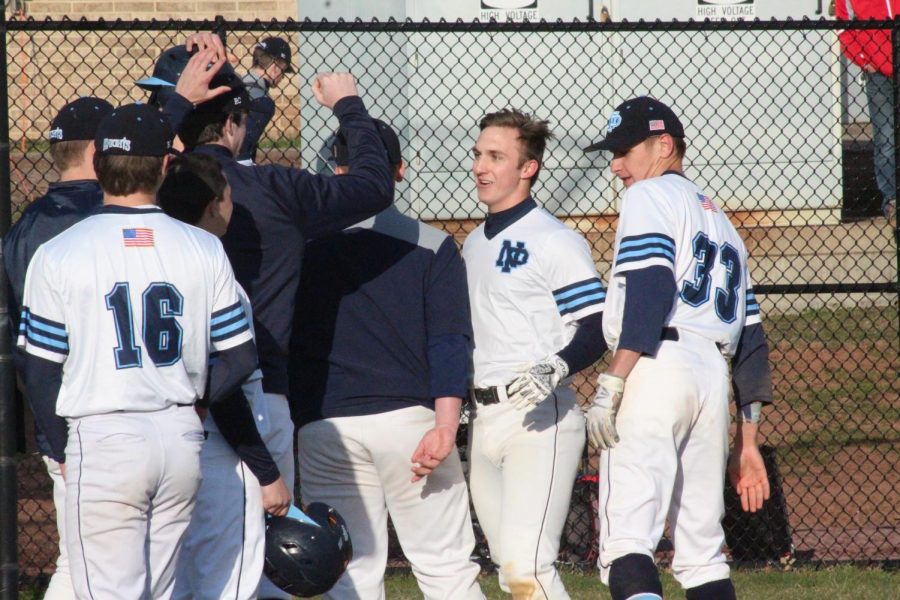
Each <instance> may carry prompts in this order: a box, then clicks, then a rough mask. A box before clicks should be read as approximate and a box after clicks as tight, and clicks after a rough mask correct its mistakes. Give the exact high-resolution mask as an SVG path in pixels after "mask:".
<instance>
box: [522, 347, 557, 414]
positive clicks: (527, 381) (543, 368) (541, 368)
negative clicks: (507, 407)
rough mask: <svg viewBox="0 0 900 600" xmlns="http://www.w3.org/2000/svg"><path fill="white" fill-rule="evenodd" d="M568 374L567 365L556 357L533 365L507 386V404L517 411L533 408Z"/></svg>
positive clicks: (550, 357)
mask: <svg viewBox="0 0 900 600" xmlns="http://www.w3.org/2000/svg"><path fill="white" fill-rule="evenodd" d="M568 374H569V365H567V364H566V361H564V360H563V359H561V358H560V357H559V356H557V355H555V354H554V355H553V356H548V357H547V358H545V359H543V360H541V361H539V362H536V363H534V364H533V365H531V366H530V367H529V368H528V370H527V371H525V372H524V373H522V374H521V375H519V377H517V378H516V379H514V380H513V382H512V383H510V384H509V385H508V386H506V395H507V399H508V400H509V403H510V404H512V405H513V406H514V407H516V408H517V409H519V410H523V409H526V408H529V407H532V406H534V405H535V404H537V403H538V402H540V401H541V400H543V399H544V398H546V397H547V396H549V395H550V392H552V391H553V390H554V389H556V386H557V385H558V384H559V382H560V381H562V380H563V379H565V378H566V376H567V375H568Z"/></svg>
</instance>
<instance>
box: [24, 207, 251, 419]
mask: <svg viewBox="0 0 900 600" xmlns="http://www.w3.org/2000/svg"><path fill="white" fill-rule="evenodd" d="M19 334H20V335H19V345H20V346H21V347H23V348H24V349H25V351H26V352H28V353H30V354H33V355H35V356H38V357H41V358H44V359H47V360H51V361H55V362H59V363H64V366H63V380H62V387H61V389H60V393H59V397H58V399H57V414H59V415H60V416H63V417H84V416H88V415H96V414H102V413H110V412H115V411H137V412H145V411H155V410H159V409H162V408H166V407H168V406H172V405H176V404H182V405H183V404H192V403H193V402H194V401H195V400H196V399H197V398H199V397H201V396H202V395H203V393H204V388H205V385H206V374H207V367H208V362H209V352H210V350H211V349H214V350H217V351H222V350H226V349H228V348H232V347H235V346H237V345H239V344H242V343H244V342H247V341H249V340H250V339H251V332H250V325H249V321H248V319H247V316H246V314H245V311H244V308H243V307H242V306H241V302H240V298H239V296H238V290H237V285H236V283H235V280H234V274H233V273H232V270H231V266H230V264H229V262H228V259H227V257H226V256H225V252H224V250H223V248H222V244H221V243H220V242H219V240H218V238H216V237H215V236H213V235H211V234H209V233H207V232H205V231H203V230H201V229H198V228H196V227H193V226H190V225H186V224H184V223H181V222H179V221H176V220H175V219H172V218H170V217H168V216H167V215H165V214H164V213H163V212H162V211H161V210H160V209H159V208H158V207H156V206H152V205H148V206H144V207H140V208H125V207H115V206H107V207H104V209H103V212H102V213H101V214H98V215H95V216H92V217H89V218H88V219H85V220H84V221H81V222H80V223H78V224H77V225H74V226H73V227H71V228H70V229H68V230H67V231H65V232H64V233H62V234H60V235H58V236H57V237H55V238H53V239H52V240H51V241H49V242H47V243H46V244H44V245H43V246H42V247H41V248H40V249H39V250H38V251H37V253H36V254H35V256H34V258H33V259H32V262H31V264H30V266H29V269H28V273H27V275H26V281H25V297H24V302H23V311H22V326H21V327H20V331H19Z"/></svg>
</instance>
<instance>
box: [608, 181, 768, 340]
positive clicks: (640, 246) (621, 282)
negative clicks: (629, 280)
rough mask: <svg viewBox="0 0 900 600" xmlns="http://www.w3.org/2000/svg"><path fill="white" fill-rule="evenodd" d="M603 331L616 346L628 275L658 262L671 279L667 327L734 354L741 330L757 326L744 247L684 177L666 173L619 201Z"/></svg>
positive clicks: (629, 191) (632, 189) (639, 184)
mask: <svg viewBox="0 0 900 600" xmlns="http://www.w3.org/2000/svg"><path fill="white" fill-rule="evenodd" d="M615 248H616V252H615V256H614V258H613V268H612V275H611V276H610V278H609V290H608V295H607V299H606V308H605V311H604V315H603V333H604V337H605V338H606V341H607V343H608V344H609V346H610V348H615V347H616V345H617V343H618V340H619V336H620V334H621V332H622V315H623V313H624V310H625V277H624V275H625V273H626V272H628V271H633V270H638V269H644V268H647V267H650V266H654V265H660V266H663V267H666V268H668V269H671V270H672V272H673V274H674V276H675V284H676V297H675V298H674V299H673V307H672V310H671V312H670V313H669V316H668V318H667V319H666V325H667V326H669V327H675V328H677V329H678V330H679V331H686V332H692V333H696V334H698V335H701V336H703V337H705V338H706V339H709V340H712V341H714V342H716V343H717V344H718V345H719V348H720V349H721V351H722V353H723V354H724V355H725V356H728V357H731V356H733V355H734V352H735V350H736V349H737V344H738V341H739V339H740V336H741V331H742V329H743V328H744V325H749V324H753V323H759V322H760V317H759V304H757V302H756V299H755V298H754V295H753V289H752V285H751V282H750V274H749V272H748V269H747V249H746V248H745V247H744V242H743V240H741V237H740V236H739V235H738V233H737V231H735V229H734V226H733V225H732V224H731V222H730V221H729V220H728V217H726V216H725V213H724V212H722V210H721V209H720V208H719V207H718V206H716V204H715V202H714V201H713V200H712V199H711V198H709V197H708V196H706V195H705V194H704V193H703V192H702V191H701V190H700V188H698V187H697V186H696V185H694V183H692V182H691V181H689V180H688V179H685V178H684V177H682V176H680V175H677V174H674V173H668V174H665V175H663V176H661V177H655V178H653V179H647V180H643V181H639V182H637V183H635V184H634V185H633V186H631V187H630V188H628V189H627V190H626V192H625V196H624V197H623V199H622V208H621V211H620V214H619V227H618V229H617V230H616V243H615Z"/></svg>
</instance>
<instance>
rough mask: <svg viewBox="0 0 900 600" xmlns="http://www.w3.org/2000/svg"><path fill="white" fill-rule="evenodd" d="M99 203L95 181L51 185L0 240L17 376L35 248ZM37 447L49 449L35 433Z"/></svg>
mask: <svg viewBox="0 0 900 600" xmlns="http://www.w3.org/2000/svg"><path fill="white" fill-rule="evenodd" d="M101 204H103V191H102V190H101V189H100V184H99V183H97V181H95V180H78V181H66V182H60V183H51V184H50V187H49V189H48V190H47V193H46V194H45V195H43V196H41V197H40V198H38V199H37V200H35V201H34V202H32V203H31V204H30V205H29V206H28V208H26V209H25V212H23V213H22V216H21V217H20V218H19V220H18V221H16V224H15V225H13V226H12V227H11V228H10V230H9V232H7V234H6V237H4V238H3V263H4V266H5V267H6V275H7V277H8V278H9V290H10V293H9V331H10V334H11V335H12V336H13V344H12V346H13V360H14V361H15V365H16V370H17V371H18V372H19V373H20V374H21V373H22V372H23V368H24V354H23V352H22V351H21V350H20V349H18V348H17V347H16V344H15V338H16V336H17V335H18V332H19V316H20V315H19V313H20V312H21V307H22V297H23V296H24V295H25V273H26V272H27V270H28V263H30V262H31V258H32V257H33V256H34V253H35V252H37V249H38V247H40V245H41V244H43V243H44V242H46V241H49V240H50V239H52V238H54V237H56V236H57V235H59V234H60V233H62V232H63V231H65V230H66V229H68V228H69V227H71V226H72V225H74V224H75V223H77V222H79V221H81V220H82V219H84V218H85V217H88V216H90V215H91V214H93V213H94V212H96V211H97V210H98V209H99V208H100V206H101ZM36 433H37V442H38V448H39V449H40V451H41V453H43V454H45V455H49V454H50V446H49V444H48V443H47V440H46V438H45V436H44V434H43V433H42V432H41V431H40V430H38V431H37V432H36Z"/></svg>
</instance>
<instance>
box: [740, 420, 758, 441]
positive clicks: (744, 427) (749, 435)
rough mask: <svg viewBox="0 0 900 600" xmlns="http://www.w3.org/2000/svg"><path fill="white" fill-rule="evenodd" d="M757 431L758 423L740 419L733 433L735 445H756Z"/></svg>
mask: <svg viewBox="0 0 900 600" xmlns="http://www.w3.org/2000/svg"><path fill="white" fill-rule="evenodd" d="M758 431H759V423H750V422H748V421H741V422H739V423H738V426H737V429H736V430H735V434H734V436H735V437H734V441H735V446H744V445H748V444H749V445H753V446H756V445H757V442H756V434H757V432H758Z"/></svg>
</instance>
